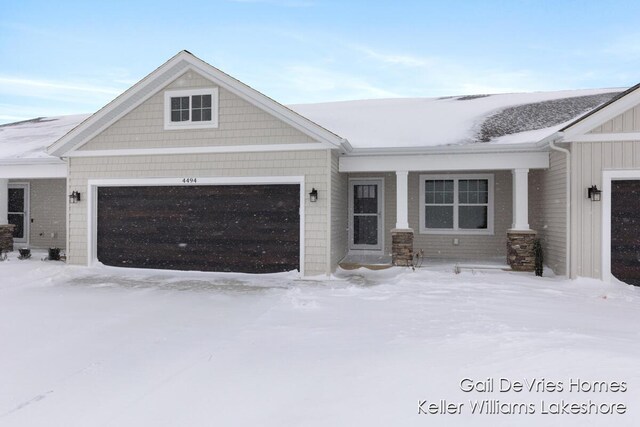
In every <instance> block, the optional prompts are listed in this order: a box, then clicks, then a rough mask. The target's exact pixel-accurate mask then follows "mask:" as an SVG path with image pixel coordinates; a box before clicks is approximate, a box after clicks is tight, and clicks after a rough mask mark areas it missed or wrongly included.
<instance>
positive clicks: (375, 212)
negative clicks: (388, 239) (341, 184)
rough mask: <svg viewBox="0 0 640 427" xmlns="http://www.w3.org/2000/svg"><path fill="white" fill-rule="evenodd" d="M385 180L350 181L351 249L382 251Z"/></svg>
mask: <svg viewBox="0 0 640 427" xmlns="http://www.w3.org/2000/svg"><path fill="white" fill-rule="evenodd" d="M383 188H384V186H383V180H382V179H352V180H350V181H349V249H351V250H356V251H357V250H364V251H382V249H383V248H384V244H383V240H382V239H383V236H384V234H383V228H384V220H383V206H384V205H383V203H382V199H383V194H382V192H383Z"/></svg>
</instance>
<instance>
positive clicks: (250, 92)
mask: <svg viewBox="0 0 640 427" xmlns="http://www.w3.org/2000/svg"><path fill="white" fill-rule="evenodd" d="M189 73H195V75H196V76H197V77H195V78H194V80H193V81H187V80H189V79H185V80H181V78H182V77H183V76H187V77H188V76H189ZM192 77H193V76H192ZM198 80H199V81H198ZM172 84H177V85H180V89H184V86H181V85H183V84H194V85H199V84H207V85H209V86H210V85H211V84H214V85H215V86H216V87H217V89H216V90H212V93H221V92H224V91H226V92H228V94H233V95H234V96H235V97H236V98H238V99H231V97H229V96H227V97H226V98H225V99H229V100H230V101H232V102H230V103H229V105H234V104H235V103H237V102H236V101H238V100H244V101H245V102H246V103H248V104H250V105H252V106H254V107H256V108H257V109H258V110H261V111H262V112H266V113H267V114H268V115H269V116H271V117H272V118H276V119H278V120H279V121H280V122H283V123H285V124H287V125H289V127H291V128H293V129H295V130H297V131H299V132H300V133H302V134H304V135H306V136H307V137H309V138H310V139H311V140H313V141H316V142H314V143H311V144H309V143H308V142H305V143H302V144H300V143H289V144H286V143H284V144H283V143H282V142H279V143H278V144H277V145H273V144H251V143H246V144H238V141H239V140H235V142H234V144H232V145H219V146H215V145H213V146H212V145H210V144H209V145H206V146H189V147H186V146H184V147H183V146H179V145H178V146H176V145H174V146H171V147H158V148H153V147H149V146H145V147H144V148H126V149H120V150H115V149H113V150H107V149H94V150H88V149H84V150H83V149H82V147H83V146H85V145H86V144H87V143H89V142H92V141H93V140H94V139H95V138H97V137H99V136H101V135H103V133H105V134H104V137H106V138H107V139H109V138H110V139H111V140H112V141H111V142H113V141H115V140H116V139H119V138H120V139H121V140H120V141H119V142H118V143H122V142H123V141H122V139H124V138H125V134H120V135H119V137H115V136H114V134H110V132H105V131H107V130H108V129H109V128H111V126H113V125H115V124H116V123H117V122H119V121H120V120H121V119H123V118H125V116H129V115H130V113H132V112H134V110H137V109H138V107H141V106H143V105H144V106H145V107H146V108H152V106H153V102H151V103H150V104H147V101H150V100H151V99H152V98H155V100H156V101H157V100H158V99H159V98H158V97H157V95H158V94H160V93H162V94H164V92H165V90H164V89H165V88H168V87H169V86H171V85H172ZM224 95H227V94H224ZM162 96H164V95H162ZM216 96H217V95H216ZM192 98H193V97H192ZM202 99H204V98H202ZM212 99H213V97H212ZM243 106H246V104H243V105H239V104H238V105H236V106H235V107H230V108H236V109H237V108H238V107H239V108H242V107H243ZM145 107H143V108H142V109H140V110H139V111H137V112H136V113H135V114H133V115H131V116H129V117H128V119H126V120H124V122H123V123H124V125H127V124H128V125H129V127H127V128H126V129H125V127H124V125H123V127H122V128H119V129H118V131H120V132H123V133H126V132H133V131H134V130H135V132H137V134H136V133H134V134H133V135H129V136H130V138H129V140H127V141H128V142H126V143H127V144H131V143H132V140H135V138H138V141H140V140H142V139H143V138H142V136H141V135H140V133H147V132H148V133H155V132H156V129H157V128H155V127H154V126H155V125H154V116H153V113H152V112H151V111H145ZM194 108H195V107H194ZM229 111H232V110H229ZM252 111H254V112H255V111H256V110H252ZM189 120H190V119H189ZM171 121H172V122H174V120H173V119H171ZM266 121H267V120H265V122H266ZM272 124H273V122H272ZM165 125H166V123H165ZM174 125H175V123H172V124H171V126H169V127H170V128H171V129H170V130H171V131H174V130H175V129H176V127H179V128H180V130H184V127H183V126H174ZM191 125H195V124H194V123H191ZM258 126H260V125H256V124H255V122H253V124H251V125H249V127H250V129H252V130H254V131H255V130H256V127H258ZM267 126H269V125H267ZM273 126H276V125H273ZM279 126H282V125H281V124H278V125H277V126H276V127H279ZM200 127H201V128H204V127H205V126H200ZM206 127H207V128H214V127H215V124H214V123H211V126H206ZM276 127H274V128H268V130H269V132H268V133H269V135H270V136H271V135H273V134H277V133H278V130H277V129H276ZM167 129H168V128H167ZM223 130H224V129H223ZM111 132H114V130H112V131H111ZM158 132H159V131H158ZM288 132H290V130H288ZM257 133H259V132H253V133H252V134H251V136H252V137H256V134H257ZM239 134H241V133H239ZM263 134H266V133H263ZM288 136H290V135H288ZM298 136H299V135H296V137H298ZM191 137H192V135H189V136H188V138H187V140H188V141H193V140H196V139H198V138H191ZM154 138H156V139H154V140H153V142H152V144H156V143H158V141H157V139H158V135H155V136H154ZM171 138H173V140H174V141H180V140H181V139H180V138H179V136H178V134H174V135H173V136H172V137H171ZM171 138H169V139H171ZM151 139H153V138H149V139H147V142H150V140H151ZM160 139H162V138H160ZM201 139H206V138H201ZM226 139H227V143H228V142H230V141H231V140H230V139H229V138H226ZM284 139H286V138H284ZM103 144H105V141H96V144H95V146H96V147H100V146H104V145H103ZM178 144H180V143H178ZM239 145H242V146H244V150H242V151H247V150H251V149H252V147H256V146H257V147H264V150H266V151H270V150H282V149H283V148H282V147H287V149H291V150H292V149H303V150H305V149H321V148H322V149H327V148H328V149H341V150H343V151H350V150H351V146H350V144H349V142H348V141H347V140H346V139H344V138H341V137H340V136H338V135H336V134H335V133H333V132H331V131H329V130H327V129H325V128H324V127H322V126H320V125H318V124H316V123H314V122H312V121H311V120H309V119H307V118H306V117H303V116H301V115H299V114H297V113H295V112H294V111H293V110H291V109H289V108H287V107H285V106H284V105H282V104H279V103H278V102H276V101H274V100H273V99H271V98H269V97H267V96H265V95H263V94H262V93H260V92H258V91H256V90H255V89H253V88H251V87H249V86H247V85H245V84H244V83H242V82H240V81H239V80H237V79H234V78H233V77H231V76H229V75H228V74H225V73H223V72H222V71H220V70H218V69H217V68H215V67H213V66H211V65H209V64H207V63H206V62H204V61H202V60H200V59H198V58H196V57H195V56H194V55H192V54H191V53H189V52H187V51H181V52H179V53H178V54H177V55H175V56H174V57H173V58H171V59H170V60H168V61H167V62H165V63H164V64H163V65H161V66H160V67H158V68H157V69H156V70H155V71H153V72H152V73H151V74H149V75H148V76H146V77H145V78H144V79H142V80H141V81H139V82H138V83H136V84H135V85H134V86H132V87H131V88H129V89H128V90H127V91H125V92H124V93H123V94H122V95H120V96H118V97H117V98H116V99H114V100H113V101H111V102H110V103H109V104H107V105H106V106H105V107H103V108H102V109H100V110H99V111H98V112H96V113H95V114H93V115H92V116H91V117H90V118H89V119H87V120H85V121H84V122H82V123H81V124H80V125H78V126H77V127H75V128H74V129H72V130H71V131H70V132H68V133H67V134H66V135H64V136H63V137H62V138H60V139H58V140H57V141H56V142H54V143H53V144H52V145H51V146H49V148H48V149H47V153H48V154H50V155H53V156H57V157H74V156H90V155H92V153H95V155H136V154H176V153H200V152H216V151H225V152H233V151H240V150H239V149H238V148H237V147H238V146H239ZM129 146H131V145H129ZM149 150H152V151H149ZM107 151H110V153H107ZM256 151H263V149H259V150H256Z"/></svg>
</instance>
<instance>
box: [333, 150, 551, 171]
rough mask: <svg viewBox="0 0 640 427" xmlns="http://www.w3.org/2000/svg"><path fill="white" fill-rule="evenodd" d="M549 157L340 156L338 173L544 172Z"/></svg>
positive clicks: (541, 155) (508, 155) (502, 154)
mask: <svg viewBox="0 0 640 427" xmlns="http://www.w3.org/2000/svg"><path fill="white" fill-rule="evenodd" d="M548 167H549V153H548V152H547V151H544V152H536V153H473V154H471V153H465V154H432V155H413V156H411V155H392V154H388V155H386V156H343V157H340V167H339V170H340V172H395V171H399V170H406V171H410V172H411V171H462V170H464V171H468V170H485V171H488V170H510V169H547V168H548Z"/></svg>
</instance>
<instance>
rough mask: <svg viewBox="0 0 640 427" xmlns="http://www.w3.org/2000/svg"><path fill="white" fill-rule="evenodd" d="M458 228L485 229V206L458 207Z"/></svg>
mask: <svg viewBox="0 0 640 427" xmlns="http://www.w3.org/2000/svg"><path fill="white" fill-rule="evenodd" d="M458 215H459V217H458V227H459V228H464V229H474V230H475V229H486V228H487V207H486V206H460V208H459V209H458Z"/></svg>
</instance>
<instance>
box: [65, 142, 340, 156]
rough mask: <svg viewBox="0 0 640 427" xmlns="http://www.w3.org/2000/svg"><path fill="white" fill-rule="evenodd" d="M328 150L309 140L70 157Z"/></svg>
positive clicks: (81, 153) (88, 152)
mask: <svg viewBox="0 0 640 427" xmlns="http://www.w3.org/2000/svg"><path fill="white" fill-rule="evenodd" d="M314 150H327V146H326V144H322V143H319V142H317V143H316V142H309V143H302V144H264V145H219V146H206V147H171V148H125V149H120V150H86V151H85V150H77V151H73V152H71V153H69V156H68V157H120V156H154V155H173V154H208V153H260V152H265V153H266V152H273V151H314Z"/></svg>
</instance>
